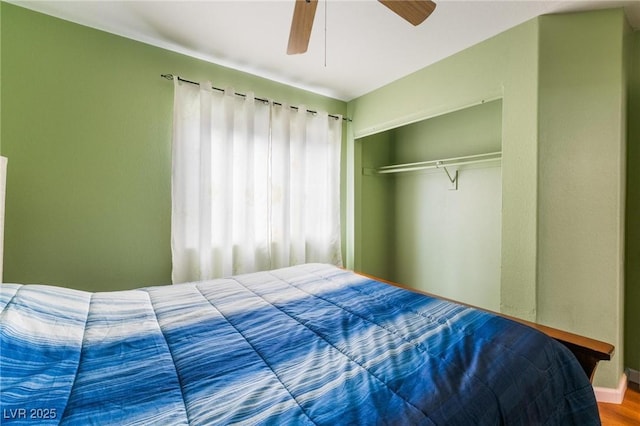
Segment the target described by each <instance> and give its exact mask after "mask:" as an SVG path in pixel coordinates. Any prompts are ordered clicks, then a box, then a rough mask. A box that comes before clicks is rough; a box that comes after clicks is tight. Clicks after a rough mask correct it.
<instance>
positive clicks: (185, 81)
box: [160, 74, 353, 122]
mask: <svg viewBox="0 0 640 426" xmlns="http://www.w3.org/2000/svg"><path fill="white" fill-rule="evenodd" d="M160 77H162V78H166V79H167V80H173V77H174V76H173V74H160ZM175 77H176V78H177V79H178V80H179V81H182V82H183V83H189V84H195V85H196V86H200V83H198V82H197V81H191V80H187V79H186V78H182V77H180V76H175ZM211 89H213V90H216V91H218V92H224V89H221V88H219V87H215V86H211ZM234 94H235V95H236V96H240V97H241V98H246V97H247V95H246V94H244V93H238V92H234ZM255 100H256V101H260V102H264V103H269V99H264V98H255ZM273 104H274V105H278V106H282V103H280V102H276V101H273ZM289 108H291V109H295V110H298V109H299V108H298V107H297V106H294V105H289ZM307 112H308V113H311V114H317V113H318V111H313V110H310V109H308V110H307ZM329 117H331V118H335V119H336V120H338V119H339V118H340V116H339V115H336V114H329ZM342 120H344V121H348V122H351V121H353V120H351V119H350V118H349V117H342Z"/></svg>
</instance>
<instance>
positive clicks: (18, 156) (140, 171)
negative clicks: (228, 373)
mask: <svg viewBox="0 0 640 426" xmlns="http://www.w3.org/2000/svg"><path fill="white" fill-rule="evenodd" d="M1 7H2V17H1V19H2V29H1V36H2V52H1V54H2V78H3V80H4V81H3V83H4V84H3V85H2V99H1V103H2V124H3V125H2V129H1V131H2V155H4V156H6V157H8V158H9V164H10V167H9V173H8V178H7V187H8V191H7V198H6V222H5V223H6V226H5V257H4V280H5V282H12V281H15V282H23V283H27V282H43V283H48V284H57V285H64V286H67V287H74V288H82V289H86V290H116V289H122V288H132V287H138V286H141V285H155V284H167V283H169V282H170V272H171V248H170V217H171V198H170V196H171V194H170V189H171V180H170V179H171V178H170V176H171V175H170V173H171V158H170V155H171V126H172V102H173V84H172V83H171V82H169V81H167V80H165V79H162V78H160V74H162V73H172V74H176V75H181V76H184V77H186V78H189V79H192V80H196V81H197V80H205V79H207V80H212V81H213V83H214V84H215V85H216V86H218V87H226V86H233V87H234V88H235V89H236V90H237V91H242V92H246V91H249V90H253V91H254V92H255V93H256V94H257V95H259V96H262V97H267V98H273V99H276V100H281V101H286V102H289V103H291V104H305V105H307V106H309V107H312V108H318V109H322V110H327V111H330V112H333V113H344V112H345V111H346V104H345V103H344V102H341V101H337V100H333V99H329V98H326V97H322V96H318V95H314V94H311V93H309V92H305V91H302V90H299V89H295V88H292V87H289V86H286V85H282V84H278V83H274V82H271V81H268V80H265V79H261V78H258V77H255V76H251V75H248V74H243V73H240V72H237V71H234V70H230V69H227V68H223V67H220V66H217V65H213V64H210V63H207V62H204V61H200V60H196V59H192V58H189V57H186V56H183V55H180V54H176V53H172V52H169V51H166V50H163V49H159V48H155V47H152V46H149V45H146V44H143V43H139V42H136V41H132V40H129V39H125V38H122V37H118V36H115V35H112V34H108V33H105V32H101V31H97V30H94V29H90V28H87V27H83V26H80V25H76V24H73V23H69V22H66V21H63V20H59V19H56V18H52V17H49V16H46V15H43V14H39V13H35V12H32V11H29V10H27V9H24V8H20V7H17V6H14V5H10V4H7V3H2V6H1Z"/></svg>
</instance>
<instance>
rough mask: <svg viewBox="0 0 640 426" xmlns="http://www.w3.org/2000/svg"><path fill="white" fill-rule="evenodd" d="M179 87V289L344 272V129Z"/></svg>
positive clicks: (229, 94) (175, 222) (175, 173)
mask: <svg viewBox="0 0 640 426" xmlns="http://www.w3.org/2000/svg"><path fill="white" fill-rule="evenodd" d="M210 88H211V84H210V83H209V82H203V83H201V84H200V86H199V87H198V86H196V85H193V84H189V83H183V82H180V81H178V80H177V79H175V95H174V96H175V97H174V131H173V167H172V230H171V233H172V235H171V240H172V241H171V244H172V257H173V273H172V276H173V282H174V283H180V282H187V281H197V280H204V279H211V278H217V277H221V276H228V275H232V274H239V273H246V272H252V271H258V270H267V269H273V268H279V267H284V266H289V265H295V264H300V263H306V262H325V263H332V264H336V265H340V264H341V252H340V201H339V200H340V145H341V135H342V127H341V125H342V123H341V122H342V120H341V119H335V118H331V117H328V115H327V113H317V114H310V113H308V112H306V110H305V108H304V107H300V108H299V109H298V110H297V111H294V110H292V109H291V108H289V107H288V106H277V105H273V104H272V103H265V102H262V101H256V100H255V99H254V97H253V94H251V93H249V94H247V96H246V98H241V97H239V96H236V95H234V94H233V90H226V91H225V92H224V93H221V92H218V91H215V90H212V89H210Z"/></svg>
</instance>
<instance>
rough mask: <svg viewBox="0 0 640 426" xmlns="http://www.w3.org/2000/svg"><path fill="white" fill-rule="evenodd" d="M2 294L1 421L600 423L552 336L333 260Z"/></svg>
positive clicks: (586, 387)
mask: <svg viewBox="0 0 640 426" xmlns="http://www.w3.org/2000/svg"><path fill="white" fill-rule="evenodd" d="M0 309H2V313H1V314H0V319H1V323H2V329H1V342H0V344H1V346H0V368H1V370H0V376H1V377H0V389H1V396H0V403H1V406H2V413H1V414H2V418H1V420H2V424H29V425H33V424H35V423H34V422H36V421H37V424H82V425H87V424H101V425H102V424H117V425H125V424H139V425H149V424H158V425H181V424H185V425H186V424H194V425H195V424H215V425H218V424H220V425H228V424H242V425H245V424H274V425H289V424H291V425H304V424H315V425H339V424H345V425H347V424H348V425H353V424H362V425H376V424H393V425H402V424H407V425H418V424H425V425H484V424H487V425H494V424H507V425H512V424H513V425H533V424H549V425H553V424H557V425H567V424H580V425H589V424H599V417H598V411H597V405H596V402H595V398H594V395H593V390H592V387H591V385H590V383H589V380H588V378H587V377H586V375H585V374H584V372H583V370H582V369H581V367H580V365H579V364H578V362H577V361H576V359H575V358H574V356H573V355H572V354H571V353H570V352H569V351H568V350H567V349H566V348H565V347H564V346H562V345H561V344H559V343H557V342H556V341H555V340H553V339H551V338H549V337H547V336H546V335H544V334H542V333H540V332H538V331H536V330H534V329H531V328H529V327H527V326H524V325H522V324H519V323H516V322H513V321H510V320H508V319H505V318H502V317H499V316H495V315H492V314H489V313H486V312H483V311H479V310H476V309H473V308H470V307H467V306H463V305H459V304H456V303H452V302H448V301H444V300H440V299H437V298H434V297H428V296H424V295H420V294H416V293H413V292H410V291H408V290H404V289H400V288H397V287H394V286H391V285H388V284H385V283H381V282H378V281H375V280H372V279H370V278H366V277H363V276H360V275H358V274H355V273H353V272H349V271H346V270H343V269H339V268H336V267H334V266H330V265H323V264H306V265H299V266H295V267H290V268H284V269H278V270H273V271H265V272H258V273H252V274H246V275H239V276H234V277H229V278H224V279H217V280H212V281H206V282H197V283H187V284H178V285H170V286H158V287H147V288H140V289H136V290H128V291H117V292H96V293H91V292H84V291H79V290H71V289H66V288H61V287H54V286H45V285H19V284H3V285H2V286H1V292H0Z"/></svg>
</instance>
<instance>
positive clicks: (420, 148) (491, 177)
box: [356, 100, 502, 310]
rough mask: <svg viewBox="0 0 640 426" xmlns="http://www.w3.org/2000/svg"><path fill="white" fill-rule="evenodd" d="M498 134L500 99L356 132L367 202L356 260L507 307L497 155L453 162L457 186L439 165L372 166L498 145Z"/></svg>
mask: <svg viewBox="0 0 640 426" xmlns="http://www.w3.org/2000/svg"><path fill="white" fill-rule="evenodd" d="M501 138H502V102H501V101H500V100H496V101H493V102H486V103H483V104H480V105H476V106H473V107H471V108H465V109H462V110H459V111H455V112H451V113H448V114H444V115H441V116H438V117H433V118H430V119H427V120H422V121H418V122H415V123H413V124H410V125H406V126H401V127H399V128H397V129H392V130H388V131H386V132H382V133H378V134H374V135H371V136H368V137H364V138H361V139H358V140H357V141H356V144H357V145H358V147H359V150H360V151H361V153H359V155H361V156H362V163H363V170H364V174H360V173H359V174H358V175H357V177H358V179H359V180H361V182H360V181H359V187H360V191H359V194H362V195H361V197H362V200H365V201H366V202H365V203H364V206H366V210H365V211H362V212H361V214H359V217H361V220H360V221H359V223H361V230H362V229H365V230H367V231H368V232H362V231H360V232H359V233H358V235H359V238H358V240H357V242H356V253H357V255H356V258H357V259H358V264H359V265H360V266H359V267H358V268H359V269H361V270H364V271H366V272H368V273H371V274H373V275H376V276H380V277H382V278H386V279H389V280H392V281H395V282H401V283H403V284H405V285H409V286H412V287H414V288H417V289H419V290H423V291H427V292H430V293H434V294H437V295H440V296H444V297H448V298H452V299H455V300H460V301H463V302H466V303H469V304H472V305H476V306H481V307H484V308H487V309H492V310H500V260H501V258H500V252H501V250H500V237H501V207H502V202H501V187H502V183H501V168H500V163H499V162H491V163H484V164H481V165H467V166H462V167H454V168H450V169H449V170H450V171H451V172H452V173H453V172H454V170H455V169H458V172H459V177H458V180H459V185H458V189H457V190H455V191H452V190H450V188H451V183H450V182H449V179H448V178H447V175H446V174H445V172H444V170H442V169H439V170H435V169H434V170H424V171H419V172H416V171H414V172H409V173H400V174H375V173H372V172H371V169H372V168H375V167H379V166H383V165H390V164H402V163H411V162H416V161H427V160H437V159H444V158H451V157H458V156H465V155H473V154H482V153H488V152H496V151H500V150H501V148H502V146H501ZM374 203H375V205H374ZM358 205H359V206H360V207H362V206H363V203H362V202H360V203H359V204H358ZM372 230H375V232H371V231H372Z"/></svg>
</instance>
